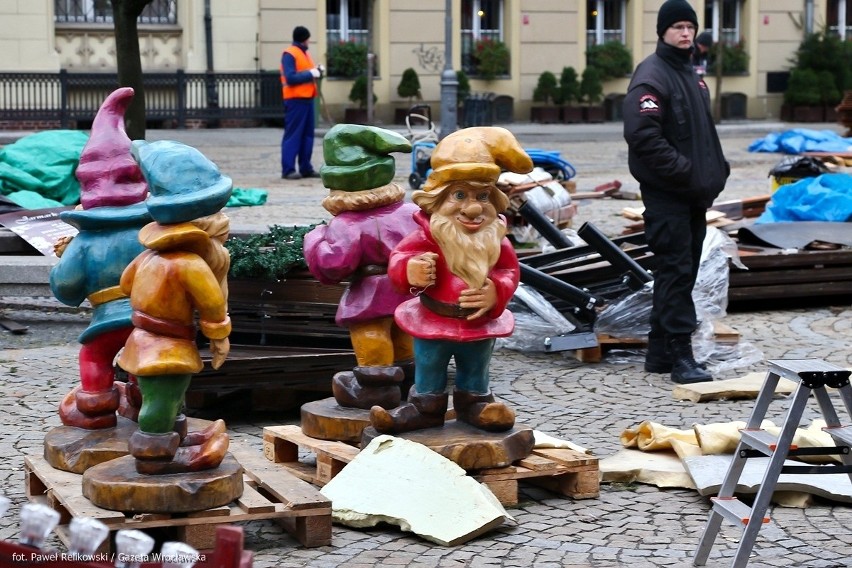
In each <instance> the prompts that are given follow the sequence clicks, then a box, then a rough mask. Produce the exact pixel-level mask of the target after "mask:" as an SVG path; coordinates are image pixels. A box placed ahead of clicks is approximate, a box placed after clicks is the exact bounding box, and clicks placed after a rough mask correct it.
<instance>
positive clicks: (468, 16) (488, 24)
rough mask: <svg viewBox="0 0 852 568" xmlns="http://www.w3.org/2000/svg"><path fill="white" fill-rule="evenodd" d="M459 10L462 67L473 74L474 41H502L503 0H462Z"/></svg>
mask: <svg viewBox="0 0 852 568" xmlns="http://www.w3.org/2000/svg"><path fill="white" fill-rule="evenodd" d="M461 10H462V13H461V61H462V69H463V70H464V72H465V73H469V74H473V75H475V74H476V72H477V71H476V64H475V62H474V57H473V52H474V46H475V45H476V42H477V41H480V40H492V41H499V42H502V41H503V0H462V7H461Z"/></svg>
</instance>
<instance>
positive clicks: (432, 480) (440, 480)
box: [320, 435, 514, 546]
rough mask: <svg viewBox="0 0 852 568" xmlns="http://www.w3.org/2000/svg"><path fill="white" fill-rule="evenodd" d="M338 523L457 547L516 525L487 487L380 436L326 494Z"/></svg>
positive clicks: (437, 458)
mask: <svg viewBox="0 0 852 568" xmlns="http://www.w3.org/2000/svg"><path fill="white" fill-rule="evenodd" d="M320 493H322V494H323V495H324V496H326V497H327V498H329V499H330V500H331V502H332V520H333V521H334V522H338V523H341V524H344V525H348V526H351V527H372V526H375V525H377V524H378V523H380V522H385V523H390V524H393V525H398V526H399V527H400V528H401V529H402V530H404V531H410V532H413V533H415V534H417V535H419V536H421V537H423V538H425V539H426V540H429V541H432V542H435V543H437V544H440V545H443V546H456V545H458V544H462V543H465V542H467V541H469V540H471V539H473V538H476V537H477V536H479V535H481V534H484V533H486V532H488V531H490V530H491V529H493V528H496V527H498V526H500V525H501V524H503V522H504V521H506V520H509V521H514V519H513V518H512V517H511V516H510V515H509V514H508V513H507V512H506V510H505V509H504V508H503V506H502V505H501V504H500V502H499V501H498V500H497V498H496V497H495V496H494V494H493V493H491V491H490V490H489V489H488V487H486V486H485V485H484V484H482V483H479V482H477V481H476V480H475V479H473V478H472V477H469V476H468V475H467V474H466V472H465V470H463V469H462V468H460V467H459V466H458V465H456V464H455V463H453V462H452V461H450V460H448V459H447V458H445V457H443V456H441V455H440V454H438V453H437V452H434V451H432V450H431V449H429V448H427V447H426V446H424V445H422V444H418V443H416V442H411V441H409V440H404V439H402V438H396V437H394V436H386V435H383V436H379V437H377V438H375V439H373V441H372V442H370V444H369V445H368V446H367V447H366V448H364V449H363V450H361V451H360V452H359V453H358V455H357V456H355V458H354V459H353V460H352V461H351V462H349V464H348V465H347V466H346V467H345V468H343V470H342V471H341V472H340V473H338V474H337V475H336V476H335V477H334V478H333V479H332V480H331V481H330V482H329V483H328V484H327V485H326V486H325V487H323V488H322V489H321V490H320Z"/></svg>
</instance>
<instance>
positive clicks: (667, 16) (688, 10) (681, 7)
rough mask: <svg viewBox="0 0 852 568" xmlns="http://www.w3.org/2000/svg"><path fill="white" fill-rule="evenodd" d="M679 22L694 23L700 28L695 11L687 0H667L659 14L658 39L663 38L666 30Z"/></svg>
mask: <svg viewBox="0 0 852 568" xmlns="http://www.w3.org/2000/svg"><path fill="white" fill-rule="evenodd" d="M677 22H692V23H693V24H695V27H696V28H698V17H697V16H696V15H695V10H693V9H692V6H690V5H689V2H687V1H686V0H666V1H665V2H664V3H663V5H662V6H660V11H659V12H658V13H657V37H663V36H664V35H665V34H666V30H667V29H669V27H670V26H671V25H672V24H675V23H677Z"/></svg>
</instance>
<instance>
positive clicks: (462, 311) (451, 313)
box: [420, 294, 477, 319]
mask: <svg viewBox="0 0 852 568" xmlns="http://www.w3.org/2000/svg"><path fill="white" fill-rule="evenodd" d="M420 302H421V303H422V304H423V305H424V306H425V307H426V309H428V310H429V311H430V312H434V313H436V314H438V315H439V316H444V317H448V318H459V319H464V318H466V317H467V316H469V315H471V314H475V313H476V312H477V310H476V308H463V307H461V306H460V305H458V304H448V303H446V302H441V301H438V300H436V299H435V298H430V297H429V296H427V295H426V294H421V295H420Z"/></svg>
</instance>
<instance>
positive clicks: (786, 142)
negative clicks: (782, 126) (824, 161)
mask: <svg viewBox="0 0 852 568" xmlns="http://www.w3.org/2000/svg"><path fill="white" fill-rule="evenodd" d="M748 150H749V152H781V153H784V154H801V153H802V152H852V138H843V137H842V136H840V135H839V134H837V133H836V132H833V131H831V130H812V129H809V128H794V129H792V130H785V131H784V132H773V133H771V134H767V135H766V136H765V137H764V138H758V139H757V140H755V141H754V142H752V143H751V144H749V147H748Z"/></svg>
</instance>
